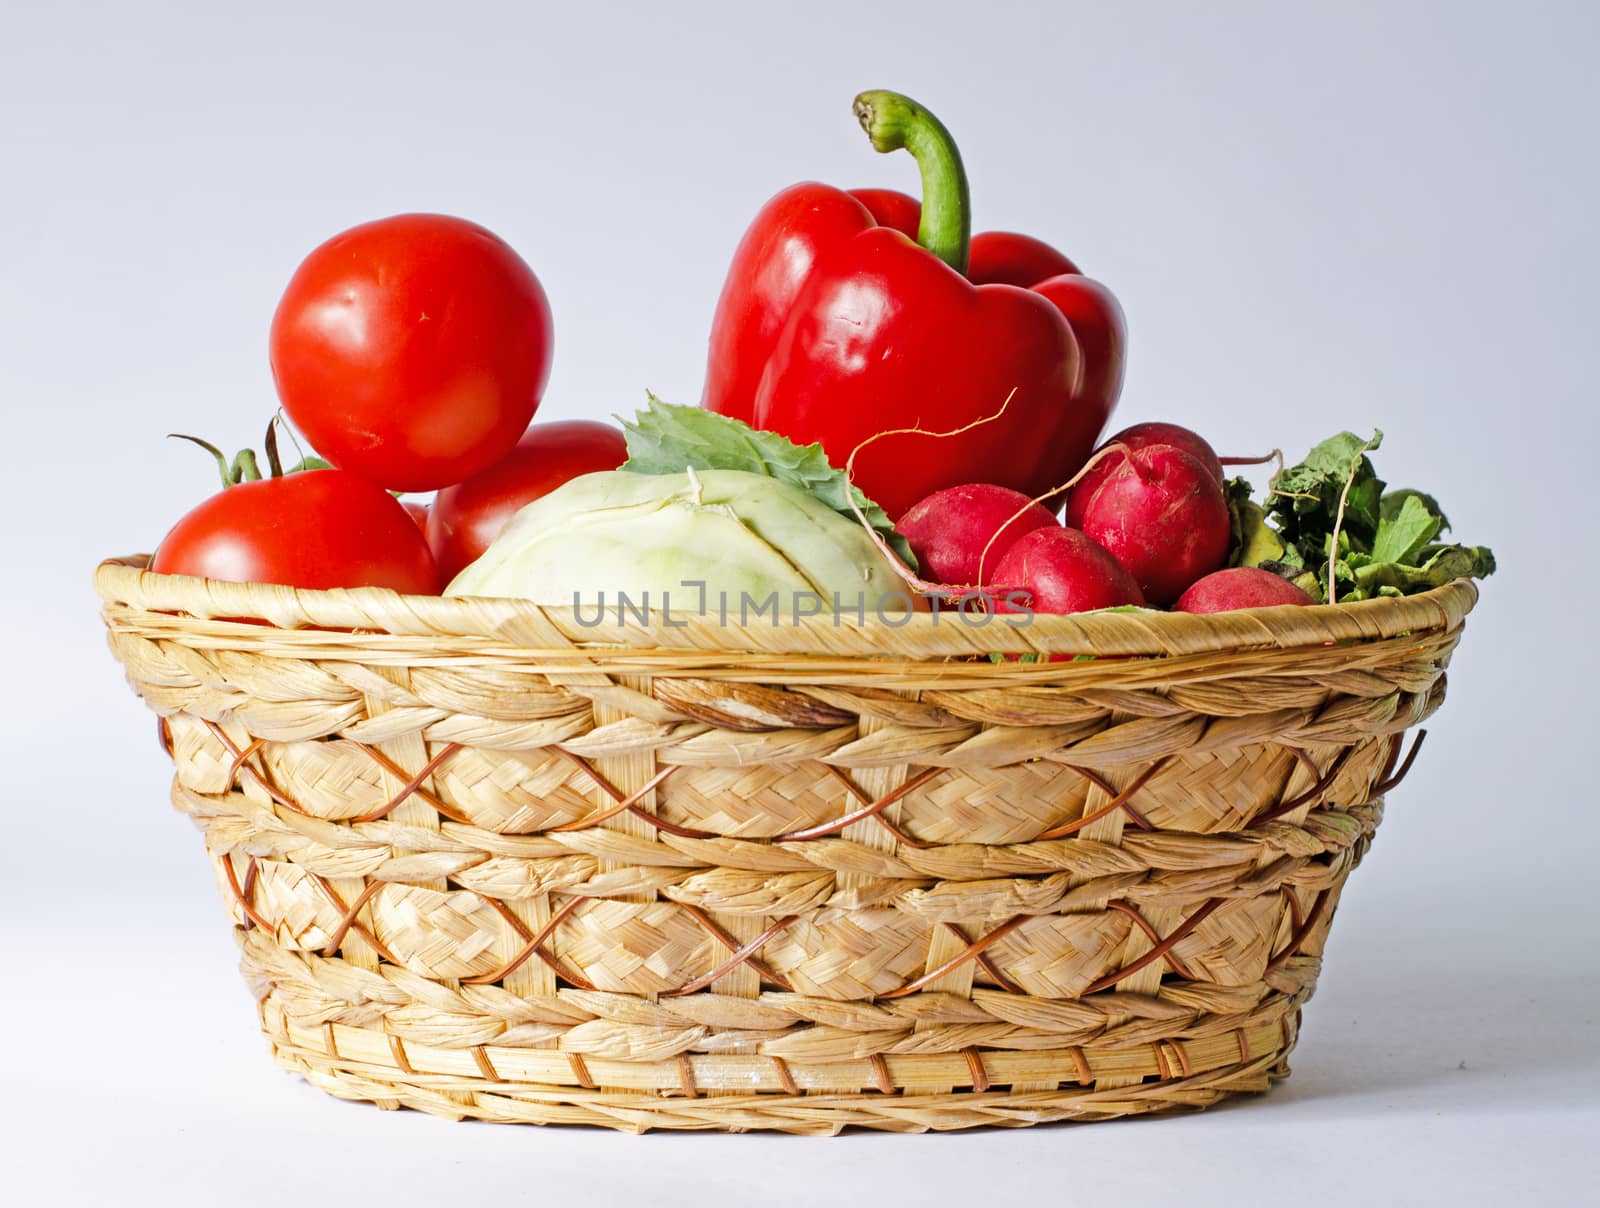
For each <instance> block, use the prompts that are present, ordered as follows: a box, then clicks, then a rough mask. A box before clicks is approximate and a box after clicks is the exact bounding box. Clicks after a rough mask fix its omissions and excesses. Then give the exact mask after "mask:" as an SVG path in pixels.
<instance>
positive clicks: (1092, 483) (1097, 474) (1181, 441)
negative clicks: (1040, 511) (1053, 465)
mask: <svg viewBox="0 0 1600 1208" xmlns="http://www.w3.org/2000/svg"><path fill="white" fill-rule="evenodd" d="M1113 443H1115V444H1120V445H1126V446H1127V447H1128V449H1129V450H1131V451H1132V452H1134V453H1138V452H1141V451H1142V450H1145V449H1149V448H1152V447H1155V446H1158V445H1167V446H1170V447H1171V448H1174V449H1182V450H1183V451H1184V452H1185V453H1187V454H1188V455H1189V456H1190V457H1193V458H1194V459H1195V460H1196V461H1198V462H1199V463H1200V464H1201V465H1203V466H1205V468H1206V469H1207V471H1209V472H1210V474H1211V477H1213V478H1215V479H1216V480H1217V483H1218V484H1219V485H1220V484H1221V483H1222V481H1223V471H1222V462H1221V461H1220V460H1218V458H1217V451H1216V450H1215V449H1213V448H1212V447H1211V444H1210V442H1209V441H1207V440H1206V438H1205V437H1203V436H1201V435H1200V434H1199V433H1198V432H1193V431H1190V430H1189V429H1188V428H1185V427H1183V426H1181V425H1179V424H1167V423H1161V422H1160V421H1151V422H1150V423H1146V424H1134V425H1133V427H1131V428H1124V429H1123V430H1122V431H1121V432H1118V433H1117V434H1116V435H1115V436H1109V437H1107V438H1106V439H1105V440H1103V441H1101V442H1100V448H1102V449H1103V448H1105V447H1106V446H1107V445H1109V444H1113ZM1097 451H1098V450H1097ZM1121 461H1122V458H1121V457H1119V456H1117V455H1116V454H1109V455H1107V456H1106V457H1104V458H1103V459H1101V460H1100V461H1097V462H1095V463H1094V465H1092V466H1090V467H1089V472H1088V473H1087V474H1085V475H1084V476H1083V477H1082V478H1080V479H1079V480H1078V481H1077V483H1075V484H1074V486H1073V489H1072V493H1071V494H1070V495H1068V496H1067V514H1066V516H1065V517H1063V519H1064V520H1065V521H1066V523H1067V524H1071V525H1075V526H1077V527H1080V528H1081V527H1082V525H1083V516H1082V515H1081V514H1078V515H1075V514H1074V512H1073V505H1074V501H1076V503H1077V508H1078V511H1079V512H1080V513H1081V511H1082V508H1083V505H1084V502H1085V501H1086V500H1087V499H1088V498H1089V496H1091V495H1092V494H1094V491H1095V488H1097V487H1098V486H1099V485H1100V484H1101V483H1103V482H1104V481H1105V480H1106V479H1107V478H1108V477H1109V476H1110V475H1111V473H1112V471H1114V470H1115V469H1116V468H1117V466H1118V465H1119V464H1120V463H1121Z"/></svg>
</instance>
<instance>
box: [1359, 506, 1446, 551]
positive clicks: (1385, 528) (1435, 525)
mask: <svg viewBox="0 0 1600 1208" xmlns="http://www.w3.org/2000/svg"><path fill="white" fill-rule="evenodd" d="M1389 511H1390V512H1392V513H1393V514H1392V515H1385V516H1382V517H1380V519H1379V521H1378V535H1377V537H1376V538H1375V539H1374V540H1373V542H1372V560H1373V561H1374V562H1405V563H1410V562H1411V561H1412V560H1413V559H1414V558H1416V556H1417V553H1418V551H1419V550H1421V549H1422V547H1423V546H1425V545H1427V544H1428V542H1430V541H1432V540H1433V539H1434V538H1435V537H1437V536H1438V535H1439V529H1440V527H1441V525H1442V524H1443V520H1442V519H1441V518H1440V517H1439V516H1438V515H1437V513H1435V512H1432V511H1430V510H1429V509H1428V505H1427V504H1426V503H1424V502H1423V501H1422V498H1421V497H1420V496H1418V495H1416V494H1410V495H1407V496H1406V497H1405V498H1404V500H1403V501H1402V502H1401V504H1400V507H1399V508H1398V510H1396V509H1393V508H1391V509H1389Z"/></svg>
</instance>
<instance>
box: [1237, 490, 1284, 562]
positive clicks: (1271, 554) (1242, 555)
mask: <svg viewBox="0 0 1600 1208" xmlns="http://www.w3.org/2000/svg"><path fill="white" fill-rule="evenodd" d="M1250 492H1251V487H1250V483H1249V482H1248V481H1246V480H1245V479H1243V478H1230V479H1229V480H1228V481H1227V482H1226V483H1224V484H1223V493H1224V494H1225V495H1226V496H1227V499H1228V519H1229V521H1230V524H1231V527H1232V533H1233V535H1232V539H1231V541H1230V543H1229V546H1228V565H1229V566H1260V565H1261V564H1262V563H1263V562H1276V561H1277V560H1279V559H1280V558H1282V557H1283V555H1284V545H1283V539H1282V538H1281V537H1279V536H1278V534H1277V533H1276V532H1275V531H1273V529H1271V528H1270V527H1268V525H1267V513H1266V509H1265V508H1263V507H1262V506H1261V505H1260V504H1259V503H1257V502H1256V501H1255V500H1254V499H1252V498H1250Z"/></svg>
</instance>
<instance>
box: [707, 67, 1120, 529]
mask: <svg viewBox="0 0 1600 1208" xmlns="http://www.w3.org/2000/svg"><path fill="white" fill-rule="evenodd" d="M856 112H857V115H858V117H860V119H861V123H862V126H863V128H864V129H865V130H866V131H867V133H868V135H869V137H870V138H871V139H872V142H873V146H874V147H876V148H877V149H878V150H880V151H884V152H888V151H893V150H897V149H900V148H902V147H903V148H905V149H907V150H909V151H910V152H911V153H912V154H913V155H914V156H915V157H916V159H917V162H918V165H919V167H920V169H921V174H922V184H923V197H924V202H923V204H922V205H921V206H919V205H918V204H917V202H916V201H915V200H914V199H912V198H910V197H907V196H906V195H904V194H902V193H897V192H894V191H892V190H887V189H860V190H854V191H846V190H842V189H836V188H832V187H831V186H828V185H821V184H816V183H809V182H808V183H804V184H798V185H794V186H792V187H790V188H788V189H785V190H784V191H783V192H781V193H779V194H778V195H777V196H776V197H774V198H773V199H772V200H771V201H770V202H768V203H767V205H766V206H765V207H764V208H763V209H762V210H761V212H760V213H759V214H758V215H757V217H756V220H755V222H754V223H752V224H751V226H750V228H749V230H748V231H747V232H746V233H745V236H744V238H743V240H742V241H741V242H740V244H739V248H738V250H737V252H735V254H734V260H733V265H732V268H731V269H730V270H729V273H728V279H727V283H726V284H725V285H724V287H723V291H722V297H721V299H720V300H719V302H718V304H717V313H716V318H715V320H714V322H713V325H712V335H711V355H710V361H709V364H708V367H707V374H706V391H705V396H704V399H703V402H704V404H705V405H706V406H707V407H710V408H711V409H712V410H715V411H719V412H721V413H722V414H725V415H733V416H736V417H738V418H740V419H744V420H746V421H748V422H750V423H753V424H755V425H756V426H757V427H761V428H767V429H770V430H772V431H776V432H781V433H783V434H784V435H786V436H789V437H790V438H791V439H794V440H798V441H801V442H809V441H813V440H820V441H821V442H822V445H823V448H824V449H825V450H826V452H827V454H828V456H829V458H830V460H832V461H833V462H834V463H835V464H837V465H841V466H842V465H843V464H844V463H845V462H846V460H847V459H848V458H849V457H850V455H851V454H852V453H853V452H855V450H856V449H857V447H858V446H860V445H861V444H862V442H863V441H866V440H867V439H868V438H870V437H872V436H874V435H876V434H878V433H880V432H888V431H890V430H892V429H897V428H919V429H922V430H924V431H934V432H943V431H953V430H954V429H956V428H959V427H962V426H963V425H966V424H970V423H972V422H973V421H975V420H979V419H982V418H983V417H985V416H991V415H994V414H995V413H996V412H997V411H999V410H1000V409H1001V406H1002V404H1004V405H1005V411H1004V414H1003V415H1002V416H1001V417H1000V418H999V419H996V420H993V421H991V422H989V423H985V424H981V425H978V426H976V427H973V428H972V429H970V430H969V431H967V432H964V433H962V434H960V435H959V436H953V437H947V438H943V439H938V440H935V439H932V438H927V437H919V436H908V435H897V436H886V437H884V438H883V439H882V440H880V441H877V442H876V443H874V444H872V445H870V446H868V447H867V448H865V449H863V450H862V451H861V452H860V454H859V455H858V457H857V460H856V465H855V468H854V476H855V479H856V482H857V484H858V485H859V486H860V487H861V488H862V490H864V491H865V492H866V493H867V494H868V495H869V496H871V497H872V498H874V499H876V500H877V501H878V502H879V503H881V504H882V505H883V506H884V508H885V509H886V510H887V511H888V512H889V513H890V515H892V516H894V515H898V514H899V513H900V512H902V511H904V510H905V509H906V508H907V507H909V506H910V505H911V504H912V503H915V502H916V501H917V500H918V499H921V498H922V497H923V496H925V495H927V494H930V493H932V492H933V491H935V490H938V489H940V488H943V487H947V486H955V485H959V484H961V483H966V482H994V483H999V484H1001V485H1004V486H1011V487H1015V488H1016V489H1018V490H1022V491H1025V492H1027V493H1028V494H1029V495H1041V494H1043V493H1045V492H1046V491H1048V490H1049V489H1050V488H1051V487H1054V486H1057V485H1059V484H1060V483H1062V482H1064V481H1065V480H1066V479H1068V478H1070V477H1071V476H1072V474H1073V473H1074V472H1076V470H1077V469H1078V468H1079V467H1080V466H1081V465H1082V464H1083V462H1084V460H1085V459H1086V458H1087V457H1088V454H1089V452H1090V451H1091V450H1092V448H1093V447H1094V443H1095V440H1096V438H1097V437H1098V435H1099V433H1100V430H1101V428H1102V427H1103V426H1104V424H1105V421H1106V419H1107V418H1108V417H1109V415H1110V413H1111V409H1112V408H1113V407H1114V406H1115V404H1116V399H1117V395H1118V393H1120V391H1121V386H1122V364H1123V349H1124V347H1125V343H1126V335H1125V328H1124V325H1123V319H1122V312H1121V309H1120V307H1118V305H1117V302H1116V299H1115V298H1114V297H1113V296H1112V295H1111V293H1110V291H1109V290H1107V289H1106V288H1105V287H1104V286H1102V285H1100V284H1099V283H1098V282H1095V281H1092V280H1091V279H1089V278H1087V277H1084V276H1082V275H1080V274H1079V273H1078V271H1077V268H1076V266H1074V265H1073V264H1072V262H1071V261H1070V260H1068V259H1067V258H1066V257H1065V256H1063V255H1061V253H1059V252H1057V251H1056V250H1055V249H1054V248H1051V247H1050V246H1049V245H1048V244H1045V243H1042V242H1040V241H1039V240H1036V239H1032V238H1030V237H1028V236H1026V235H1016V234H1011V233H1008V232H1002V231H995V232H987V233H984V234H980V235H978V236H976V237H971V236H970V230H971V220H970V206H969V203H968V192H967V181H966V175H965V172H964V170H963V168H962V165H961V159H960V155H959V153H958V152H957V150H956V147H955V144H954V142H953V140H951V138H950V135H949V133H948V131H946V130H945V128H944V126H943V125H942V124H941V123H940V122H939V121H938V119H937V118H935V117H934V116H933V115H932V114H930V113H928V112H927V111H926V110H925V109H923V108H922V107H921V106H919V105H917V104H916V103H915V102H914V101H911V100H909V99H907V98H905V97H902V96H899V95H898V94H896V93H891V92H870V93H863V94H862V95H861V96H860V97H858V98H857V99H856ZM913 233H915V236H916V239H917V242H915V243H913V242H911V240H910V238H908V236H910V235H912V234H913ZM963 274H965V276H963ZM1024 285H1025V286H1026V288H1022V287H1023V286H1024ZM1013 390H1014V391H1015V392H1016V393H1015V396H1014V397H1011V401H1010V402H1009V403H1006V400H1007V398H1008V397H1010V396H1012V392H1013Z"/></svg>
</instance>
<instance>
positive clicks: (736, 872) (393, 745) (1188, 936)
mask: <svg viewBox="0 0 1600 1208" xmlns="http://www.w3.org/2000/svg"><path fill="white" fill-rule="evenodd" d="M96 587H97V590H98V591H99V593H100V595H101V597H102V599H103V601H104V617H105V620H106V624H107V627H108V631H109V637H110V642H111V646H112V650H113V652H114V653H115V654H116V656H117V657H118V658H119V659H120V660H121V662H122V663H123V665H124V667H125V669H126V671H127V674H128V677H129V680H130V682H131V683H132V685H133V686H134V688H135V690H136V691H138V692H139V693H140V695H141V696H143V697H144V699H145V700H146V701H147V702H148V703H149V704H150V705H151V707H152V708H153V709H155V711H156V712H157V713H158V714H159V715H160V717H161V718H162V741H163V746H164V748H165V749H166V750H168V751H169V753H170V754H171V756H172V758H173V760H174V763H175V766H176V776H175V779H174V784H173V802H174V804H175V805H176V807H177V808H178V809H179V810H180V811H182V812H183V813H185V814H187V815H188V816H189V817H190V818H191V819H192V820H193V821H194V822H195V824H196V826H197V827H198V828H199V829H200V830H201V832H202V835H203V836H204V839H205V843H206V847H207V850H208V852H209V853H210V856H211V858H212V860H213V862H214V863H215V865H216V869H217V875H218V884H219V888H220V889H221V892H222V896H223V900H224V903H225V905H226V907H227V909H228V910H229V913H230V915H231V917H232V919H233V921H234V924H235V926H236V929H237V932H238V935H239V939H240V944H241V951H242V959H243V970H244V973H245V976H246V979H247V981H248V983H249V985H250V986H251V988H252V989H253V991H254V992H255V994H256V995H257V998H258V999H259V1003H260V1015H261V1022H262V1027H263V1029H264V1031H265V1032H266V1033H267V1035H268V1037H269V1039H270V1041H271V1043H272V1046H273V1051H274V1053H275V1054H276V1056H277V1059H278V1061H279V1062H280V1064H282V1065H284V1066H285V1067H286V1068H289V1069H292V1070H296V1071H298V1072H300V1073H302V1074H303V1075H304V1076H305V1077H306V1078H307V1079H308V1080H310V1081H311V1082H313V1083H314V1084H316V1085H317V1086H319V1087H322V1088H323V1089H325V1090H327V1091H329V1092H330V1093H332V1094H335V1095H338V1096H341V1097H345V1098H352V1099H361V1100H368V1101H371V1102H375V1103H378V1104H379V1105H381V1106H397V1105H404V1106H408V1107H413V1108H417V1109H420V1110H423V1111H428V1112H432V1113H434V1114H438V1115H442V1116H447V1117H451V1118H463V1117H473V1118H481V1119H488V1120H499V1121H522V1122H547V1123H549V1122H566V1123H587V1124H596V1125H602V1126H605V1127H611V1128H619V1129H626V1130H631V1131H640V1130H644V1129H647V1128H690V1129H706V1128H720V1129H734V1130H743V1129H757V1128H760V1129H778V1130H782V1131H788V1132H800V1133H832V1132H837V1131H839V1130H840V1129H842V1128H845V1127H850V1126H861V1127H870V1128H877V1129H886V1130H891V1131H905V1132H911V1131H922V1130H926V1129H951V1128H966V1127H972V1126H977V1125H991V1124H992V1125H1003V1126H1018V1125H1025V1124H1031V1123H1038V1122H1042V1121H1046V1120H1060V1119H1074V1120H1096V1119H1107V1118H1112V1117H1116V1116H1122V1115H1131V1114H1138V1113H1144V1112H1152V1111H1161V1110H1167V1109H1172V1108H1180V1107H1203V1106H1206V1105H1207V1104H1210V1103H1212V1102H1215V1101H1216V1100H1218V1099H1220V1098H1222V1097H1224V1096H1226V1095H1231V1094H1235V1093H1241V1092H1246V1091H1260V1090H1264V1089H1266V1087H1267V1086H1268V1085H1269V1084H1270V1082H1271V1081H1272V1080H1273V1079H1274V1078H1277V1077H1281V1076H1283V1075H1284V1074H1286V1073H1287V1070H1288V1067H1287V1062H1286V1058H1287V1055H1288V1052H1289V1050H1290V1049H1291V1048H1292V1047H1293V1044H1294V1041H1295V1038H1296V1036H1297V1035H1298V1029H1299V1017H1300V1009H1301V1006H1302V1005H1303V1003H1304V1002H1305V1001H1306V1000H1307V999H1308V998H1309V997H1310V995H1311V993H1312V991H1313V989H1314V987H1315V984H1316V978H1317V974H1318V972H1319V969H1320V964H1321V959H1320V958H1321V953H1322V950H1323V945H1324V943H1325V941H1326V937H1327V930H1328V927H1329V925H1330V923H1331V920H1332V918H1333V916H1334V913H1335V910H1336V907H1337V904H1338V899H1339V895H1340V893H1341V892H1342V890H1343V887H1344V883H1345V880H1346V878H1347V877H1348V875H1349V873H1350V871H1351V869H1352V868H1353V867H1354V866H1355V864H1356V863H1357V862H1358V861H1359V860H1360V858H1361V856H1362V854H1363V853H1364V852H1365V850H1366V848H1367V846H1368V844H1369V843H1370V841H1371V838H1372V835H1373V832H1374V830H1375V829H1376V826H1377V824H1378V821H1379V819H1380V817H1381V807H1382V795H1383V794H1384V793H1386V792H1388V791H1389V790H1390V789H1392V788H1393V787H1394V786H1395V785H1396V784H1397V783H1398V782H1399V781H1400V780H1401V779H1402V778H1403V777H1404V775H1405V774H1406V772H1407V771H1408V770H1409V769H1410V767H1411V765H1412V761H1413V759H1414V757H1415V754H1416V751H1417V745H1418V744H1417V742H1416V741H1413V742H1412V744H1411V745H1410V747H1409V748H1407V746H1406V744H1405V736H1406V732H1407V731H1408V730H1411V729H1412V728H1413V727H1415V726H1416V725H1417V724H1418V723H1419V722H1421V721H1423V720H1424V719H1426V718H1427V717H1428V716H1430V715H1431V714H1432V713H1433V712H1434V711H1435V710H1436V709H1437V708H1438V707H1439V705H1440V703H1441V702H1442V700H1443V695H1444V669H1445V667H1446V665H1447V663H1448V659H1449V654H1450V651H1451V650H1452V649H1453V648H1454V646H1455V643H1456V642H1457V641H1458V640H1459V637H1460V631H1461V627H1462V622H1463V620H1464V618H1465V616H1466V614H1467V613H1468V611H1470V609H1471V607H1472V605H1473V603H1474V602H1475V600H1476V592H1475V590H1474V589H1473V587H1472V586H1471V584H1469V583H1465V582H1462V583H1456V584H1452V585H1450V586H1448V587H1445V588H1441V589H1438V590H1436V591H1433V592H1429V593H1427V594H1425V595H1422V596H1417V597H1412V598H1409V599H1403V600H1378V601H1369V602H1365V603H1362V604H1355V605H1339V606H1336V607H1317V608H1303V609H1271V610H1262V611H1259V612H1253V613H1248V614H1235V615H1227V614H1225V615H1223V616H1219V617H1188V616H1182V615H1176V614H1149V615H1147V614H1104V615H1089V616H1081V617H1041V618H1037V619H1036V620H1035V623H1034V624H1032V625H1030V626H1027V627H1012V626H1010V625H1007V624H1003V623H1001V622H998V621H997V622H993V623H991V624H990V625H989V626H986V627H983V628H977V627H973V626H968V625H966V624H964V623H962V622H960V621H959V620H952V619H951V618H950V617H948V616H946V617H943V618H933V617H929V616H926V615H922V616H916V617H912V618H910V620H909V621H906V622H905V623H904V624H899V625H889V624H885V623H882V622H878V621H875V620H873V619H872V618H867V619H866V620H864V621H857V620H855V619H854V618H845V619H843V620H842V621H841V622H840V623H839V624H834V623H833V622H832V620H831V619H829V618H819V619H811V620H807V621H804V622H803V623H801V624H800V625H798V626H796V625H787V624H783V625H778V626H772V625H770V624H768V625H752V626H745V627H740V626H736V625H735V626H726V627H724V626H720V625H717V624H714V623H710V622H704V621H694V622H692V623H691V624H690V625H688V626H687V627H680V626H679V625H678V624H676V622H677V621H678V620H680V618H674V622H675V624H674V625H673V626H672V627H670V628H669V627H665V626H654V625H652V624H650V623H648V622H641V621H639V620H638V619H637V618H636V617H633V616H628V617H624V618H620V619H619V618H615V617H608V618H606V619H605V620H604V621H603V622H602V623H601V624H600V625H598V626H588V625H581V624H579V623H578V621H577V619H576V618H575V617H574V616H573V615H572V614H571V613H570V612H569V611H566V610H561V609H545V608H540V607H538V606H535V605H531V604H526V603H523V602H518V601H507V600H493V601H483V600H443V599H436V598H417V597H400V596H397V595H394V594H393V593H389V592H383V591H377V590H372V589H362V590H358V591H349V592H301V591H295V590H293V589H289V588H280V587H270V586H261V585H244V584H228V583H215V582H207V581H203V580H194V579H183V578H172V577H166V576H160V575H153V574H150V573H148V572H146V571H144V570H143V569H142V560H141V559H124V560H118V561H113V562H108V563H105V564H103V565H102V566H101V567H100V569H99V571H98V572H97V575H96ZM228 618H232V619H228ZM586 619H587V618H586ZM990 652H995V653H1001V654H1005V653H1010V654H1026V653H1041V652H1042V653H1046V654H1055V655H1058V656H1059V655H1069V656H1079V657H1076V658H1072V659H1059V658H1058V659H1054V660H1051V659H1041V660H1038V661H1027V662H1018V661H1015V660H1002V661H994V660H991V659H990V658H988V657H987V655H988V654H989V653H990ZM1083 656H1087V657H1083Z"/></svg>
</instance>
